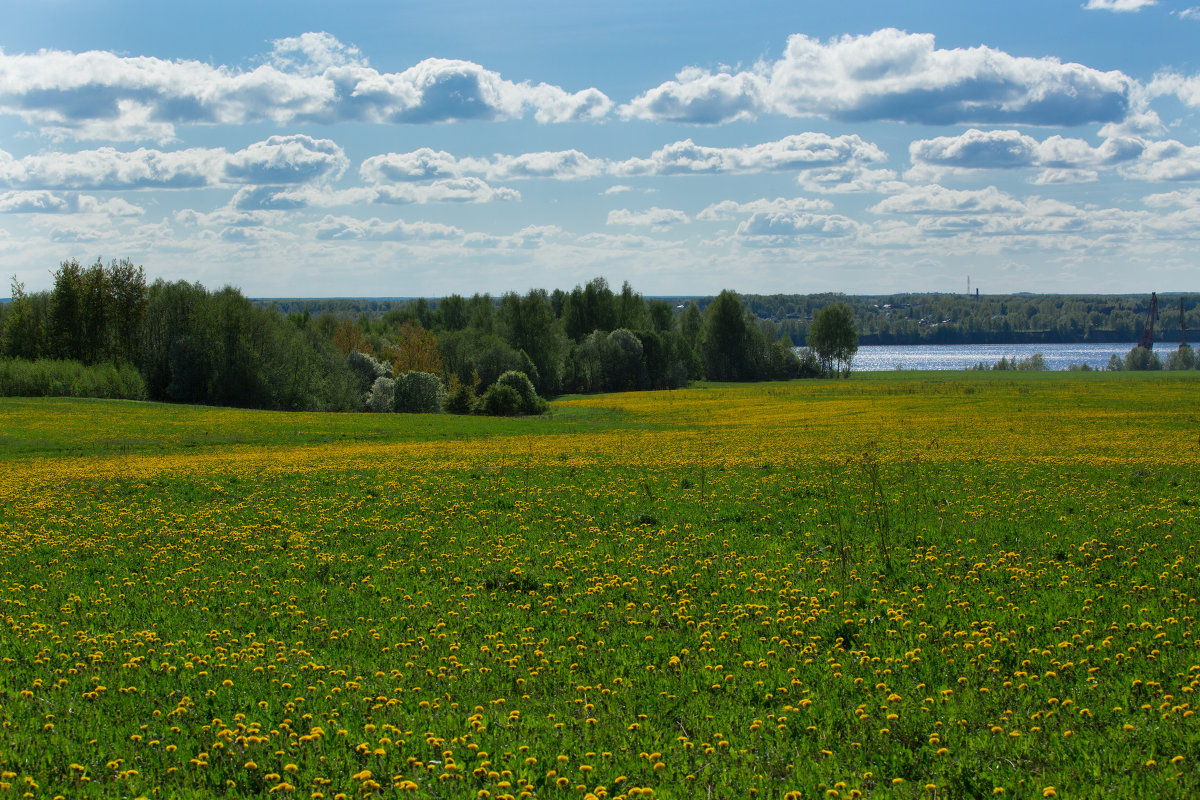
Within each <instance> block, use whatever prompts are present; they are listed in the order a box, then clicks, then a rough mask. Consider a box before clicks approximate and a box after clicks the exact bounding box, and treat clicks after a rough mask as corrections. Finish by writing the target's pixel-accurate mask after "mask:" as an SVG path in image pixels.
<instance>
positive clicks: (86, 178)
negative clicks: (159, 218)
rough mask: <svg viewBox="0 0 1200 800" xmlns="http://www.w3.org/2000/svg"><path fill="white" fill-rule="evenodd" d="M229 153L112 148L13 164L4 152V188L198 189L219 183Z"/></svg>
mask: <svg viewBox="0 0 1200 800" xmlns="http://www.w3.org/2000/svg"><path fill="white" fill-rule="evenodd" d="M227 158H228V153H227V152H226V151H225V150H221V149H215V148H189V149H187V150H178V151H174V152H163V151H160V150H146V149H144V148H139V149H138V150H134V151H131V152H121V151H119V150H116V149H114V148H112V147H101V148H98V149H95V150H81V151H78V152H75V153H44V154H38V155H31V156H25V157H24V158H19V159H14V158H13V157H12V156H11V155H10V154H8V153H5V152H3V151H0V186H7V187H11V188H23V189H51V190H64V189H103V190H121V189H195V188H199V187H203V186H211V185H213V184H214V183H215V182H217V181H218V180H219V177H220V175H221V173H222V171H223V168H224V165H225V162H226V159H227Z"/></svg>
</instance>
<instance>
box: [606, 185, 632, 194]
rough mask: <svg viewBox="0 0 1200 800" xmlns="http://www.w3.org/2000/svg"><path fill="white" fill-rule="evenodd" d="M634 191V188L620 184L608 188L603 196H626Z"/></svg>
mask: <svg viewBox="0 0 1200 800" xmlns="http://www.w3.org/2000/svg"><path fill="white" fill-rule="evenodd" d="M632 191H633V187H632V186H626V185H624V184H622V183H618V184H615V185H613V186H610V187H608V188H607V189H605V190H604V191H603V192H602V193H601V194H606V195H608V194H624V193H625V192H632Z"/></svg>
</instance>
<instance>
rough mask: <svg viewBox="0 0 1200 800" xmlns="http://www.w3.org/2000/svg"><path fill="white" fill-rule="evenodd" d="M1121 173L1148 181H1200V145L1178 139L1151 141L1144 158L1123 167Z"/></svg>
mask: <svg viewBox="0 0 1200 800" xmlns="http://www.w3.org/2000/svg"><path fill="white" fill-rule="evenodd" d="M1121 173H1122V174H1123V175H1125V177H1127V178H1134V179H1138V180H1146V181H1200V147H1191V146H1188V145H1185V144H1182V143H1180V142H1176V141H1166V142H1151V143H1149V144H1147V145H1146V149H1145V153H1144V154H1143V156H1142V158H1139V159H1138V160H1137V161H1136V162H1133V163H1131V164H1128V165H1126V166H1124V167H1122V169H1121Z"/></svg>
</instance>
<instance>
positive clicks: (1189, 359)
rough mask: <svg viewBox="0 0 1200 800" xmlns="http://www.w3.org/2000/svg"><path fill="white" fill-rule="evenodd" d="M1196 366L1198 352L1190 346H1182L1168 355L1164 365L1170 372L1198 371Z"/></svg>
mask: <svg viewBox="0 0 1200 800" xmlns="http://www.w3.org/2000/svg"><path fill="white" fill-rule="evenodd" d="M1196 366H1197V365H1196V351H1195V350H1193V349H1192V346H1191V345H1189V344H1180V345H1179V348H1178V349H1176V350H1175V351H1173V352H1171V353H1168V354H1167V360H1166V362H1165V363H1164V364H1163V368H1164V369H1169V370H1181V369H1196Z"/></svg>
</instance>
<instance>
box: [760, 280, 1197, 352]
mask: <svg viewBox="0 0 1200 800" xmlns="http://www.w3.org/2000/svg"><path fill="white" fill-rule="evenodd" d="M743 299H744V300H745V302H746V305H747V307H748V308H749V309H750V310H751V311H753V312H754V314H755V316H757V317H759V318H760V319H763V320H769V321H771V322H773V323H774V324H776V325H778V326H779V328H780V330H781V331H782V332H783V333H785V334H787V335H789V336H790V337H792V338H793V339H794V340H796V341H804V340H805V338H806V336H807V332H808V328H809V326H810V325H811V324H812V320H813V318H814V316H815V314H816V313H817V312H818V311H819V310H820V309H822V308H824V307H826V306H828V305H831V304H833V303H838V302H841V303H845V304H846V305H847V306H848V307H849V308H850V310H851V312H852V313H853V317H854V326H855V328H856V329H857V330H858V332H859V342H860V343H861V344H870V345H874V344H893V345H910V344H1077V343H1085V342H1096V343H1123V342H1136V341H1138V338H1139V335H1140V334H1141V331H1142V327H1143V326H1144V325H1145V324H1146V316H1147V312H1148V310H1149V307H1150V295H1149V294H1145V295H1133V294H1129V295H1021V294H1018V295H979V296H976V295H969V294H892V295H859V296H847V295H842V294H832V293H826V294H809V295H746V296H744V298H743ZM1180 300H1182V301H1183V323H1184V327H1185V329H1186V330H1187V331H1190V332H1192V333H1190V334H1187V335H1188V336H1189V337H1191V336H1196V335H1198V334H1200V295H1195V294H1188V295H1171V294H1163V293H1160V294H1159V318H1158V320H1157V322H1156V323H1155V325H1154V334H1155V335H1154V338H1155V341H1159V342H1178V341H1180Z"/></svg>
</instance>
